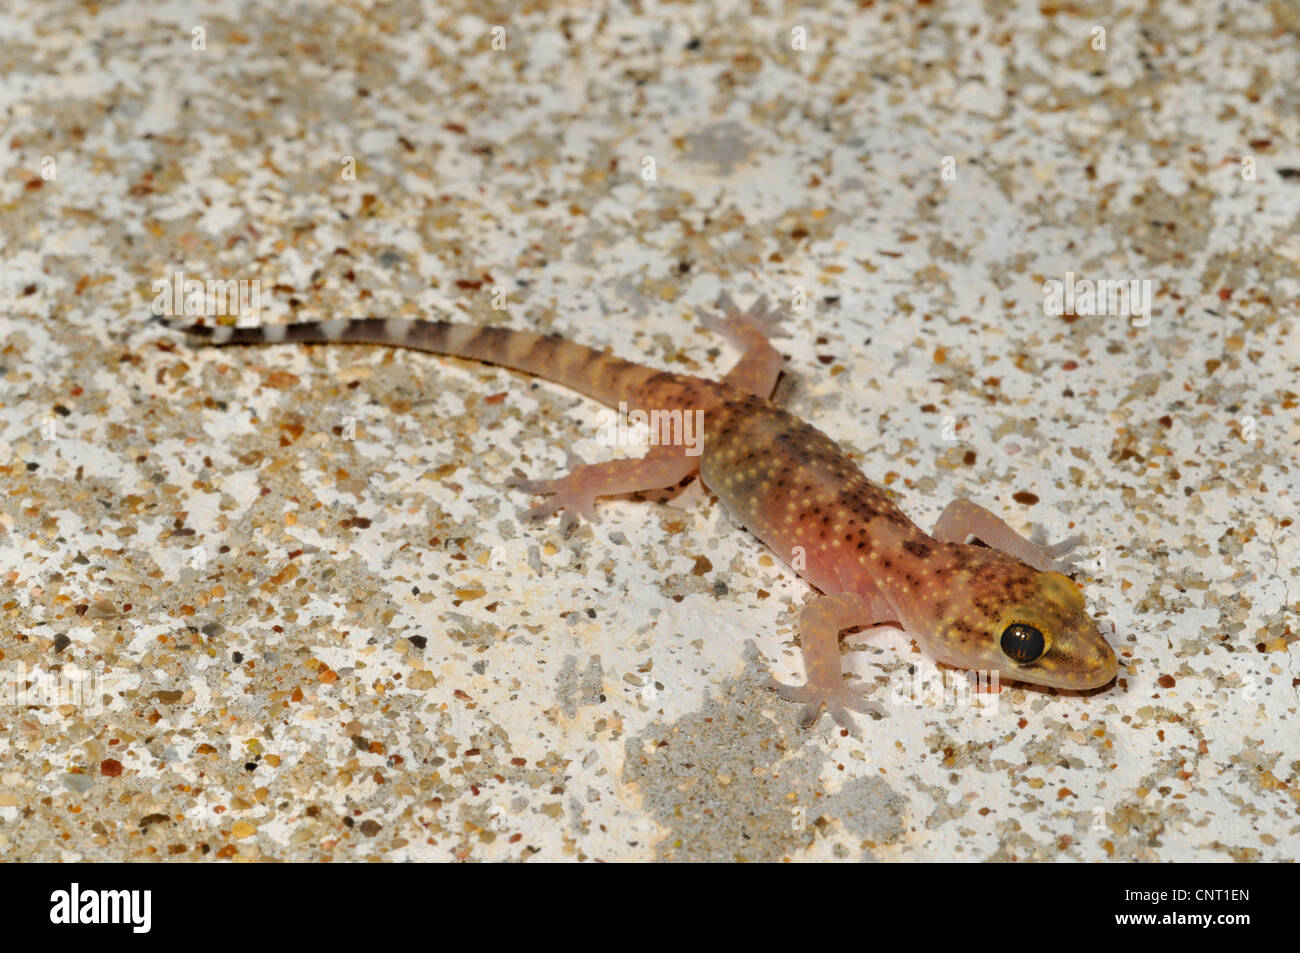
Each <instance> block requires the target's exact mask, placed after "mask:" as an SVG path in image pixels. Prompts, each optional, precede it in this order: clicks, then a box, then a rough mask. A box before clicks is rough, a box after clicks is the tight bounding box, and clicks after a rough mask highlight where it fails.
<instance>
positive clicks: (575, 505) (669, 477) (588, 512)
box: [506, 445, 700, 533]
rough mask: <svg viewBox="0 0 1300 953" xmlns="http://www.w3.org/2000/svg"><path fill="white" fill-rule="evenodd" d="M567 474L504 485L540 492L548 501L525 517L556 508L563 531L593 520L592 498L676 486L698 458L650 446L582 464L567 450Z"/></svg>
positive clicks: (670, 448)
mask: <svg viewBox="0 0 1300 953" xmlns="http://www.w3.org/2000/svg"><path fill="white" fill-rule="evenodd" d="M568 457H569V465H570V466H572V467H573V469H572V470H570V471H569V472H568V473H566V474H565V475H564V476H561V477H555V478H554V479H551V480H529V479H523V478H516V479H511V480H508V481H507V482H506V485H507V486H511V487H514V488H516V489H519V490H523V491H524V492H525V493H541V494H547V495H549V496H550V499H549V500H546V501H545V502H542V503H538V504H537V505H536V506H534V507H532V508H530V509H529V510H528V511H527V512H525V514H524V516H525V518H526V519H533V520H539V519H545V518H546V517H548V516H551V515H552V514H554V513H558V512H559V511H560V510H563V511H564V516H563V517H562V518H561V520H560V531H561V532H562V533H567V532H568V531H569V529H570V528H571V527H572V526H573V525H574V524H575V523H577V521H578V517H579V516H581V517H583V518H584V519H586V520H588V521H590V522H595V521H596V505H595V504H596V498H597V497H599V496H617V495H619V494H622V493H635V492H636V491H638V490H663V489H668V488H669V487H673V486H676V485H677V484H678V483H680V482H681V481H682V480H684V479H686V478H687V477H688V476H690V475H691V474H692V473H694V472H695V471H696V469H697V468H698V467H699V459H700V458H699V457H697V456H690V455H688V454H687V453H686V452H685V450H684V449H683V448H682V447H676V446H666V445H658V446H652V447H651V448H650V450H649V452H648V453H646V455H645V456H644V457H639V458H636V459H626V460H606V461H604V462H602V463H582V462H581V460H579V459H578V458H577V457H576V456H575V455H574V454H573V453H572V452H569V454H568Z"/></svg>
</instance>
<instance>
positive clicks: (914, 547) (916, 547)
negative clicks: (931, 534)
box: [903, 539, 930, 559]
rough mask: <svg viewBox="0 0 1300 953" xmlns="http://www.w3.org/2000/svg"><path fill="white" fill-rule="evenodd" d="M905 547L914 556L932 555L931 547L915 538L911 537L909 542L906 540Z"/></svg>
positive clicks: (918, 557)
mask: <svg viewBox="0 0 1300 953" xmlns="http://www.w3.org/2000/svg"><path fill="white" fill-rule="evenodd" d="M903 548H904V549H906V550H907V551H908V552H909V553H911V554H912V555H913V556H915V557H916V558H917V559H925V558H926V557H928V556H929V555H930V547H929V546H927V545H925V543H920V542H917V541H916V540H914V539H909V540H908V541H907V542H905V543H904V544H903Z"/></svg>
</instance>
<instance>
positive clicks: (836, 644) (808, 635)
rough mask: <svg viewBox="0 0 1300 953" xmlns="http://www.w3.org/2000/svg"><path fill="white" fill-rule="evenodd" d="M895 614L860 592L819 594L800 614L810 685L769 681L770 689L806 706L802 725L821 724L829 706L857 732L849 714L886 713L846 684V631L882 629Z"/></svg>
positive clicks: (834, 715) (806, 679)
mask: <svg viewBox="0 0 1300 953" xmlns="http://www.w3.org/2000/svg"><path fill="white" fill-rule="evenodd" d="M891 616H892V613H891V611H890V609H889V608H888V606H886V605H884V604H883V600H876V599H868V598H866V597H864V596H860V595H858V594H857V593H855V592H836V593H825V594H820V595H817V596H814V597H813V599H812V601H811V602H809V603H808V604H807V605H805V606H804V608H803V611H802V612H800V613H799V647H800V648H801V649H802V651H803V667H804V684H802V685H789V684H786V683H785V682H778V681H777V680H776V679H769V680H768V683H767V686H768V687H769V688H772V689H775V690H776V692H777V694H778V695H780V696H781V697H782V698H784V699H786V700H787V701H798V702H803V703H804V706H803V709H802V710H801V711H800V712H799V724H800V725H801V726H803V727H804V728H808V727H810V726H812V725H813V724H815V723H816V721H817V716H818V714H819V713H820V712H821V708H822V706H823V705H825V706H826V710H827V711H828V712H830V715H831V717H832V718H834V719H835V721H836V722H837V723H838V724H839V725H840V726H841V727H843V728H847V729H848V730H850V731H852V730H853V728H854V725H853V721H852V719H851V718H850V717H849V711H850V710H852V711H857V712H873V711H874V712H877V713H881V712H880V708H879V706H877V705H875V704H873V703H871V702H869V701H867V700H866V699H865V698H863V697H862V696H861V695H859V694H858V693H857V692H856V691H854V690H853V689H851V688H849V687H848V686H847V685H845V684H844V669H843V664H842V662H841V660H840V633H841V632H843V631H844V630H845V629H849V628H853V627H854V626H859V625H866V626H871V625H878V624H880V623H881V622H886V621H888V620H889V619H890V617H891Z"/></svg>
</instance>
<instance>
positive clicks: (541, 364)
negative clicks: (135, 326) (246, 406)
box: [153, 314, 661, 406]
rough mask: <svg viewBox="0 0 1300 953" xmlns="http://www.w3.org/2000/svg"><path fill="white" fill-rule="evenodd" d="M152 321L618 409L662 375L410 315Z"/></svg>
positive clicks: (228, 340)
mask: <svg viewBox="0 0 1300 953" xmlns="http://www.w3.org/2000/svg"><path fill="white" fill-rule="evenodd" d="M153 321H154V323H157V324H161V325H163V326H164V327H167V328H170V329H172V330H173V331H181V332H183V333H185V334H188V335H190V336H191V337H194V338H198V339H200V340H201V341H202V342H203V343H205V344H211V345H216V346H219V347H223V346H226V345H231V344H289V343H293V344H378V345H388V346H389V347H406V348H413V349H415V350H417V351H428V352H430V353H433V354H445V355H448V356H450V357H460V358H465V359H468V360H472V361H480V362H482V363H484V364H496V365H499V366H501V367H508V368H511V369H512V370H516V371H523V372H525V373H527V374H533V375H536V376H537V377H542V378H545V379H546V380H551V381H555V382H556V383H558V384H563V385H564V386H565V387H569V388H572V389H573V390H576V391H578V392H580V393H583V394H586V395H587V396H589V397H594V398H595V399H596V400H599V401H602V402H603V403H606V404H609V405H610V406H616V405H617V404H618V402H619V401H620V400H623V399H626V398H627V396H628V395H629V394H632V393H635V392H636V390H637V389H638V388H639V387H640V385H641V384H643V383H644V382H645V381H646V380H649V379H650V378H651V377H654V376H655V375H656V374H659V373H661V372H659V371H656V370H655V369H654V368H649V367H645V366H644V365H641V364H634V363H632V362H631V361H625V360H623V359H622V358H619V357H615V356H614V355H612V354H609V353H608V352H605V351H597V350H596V349H594V348H589V347H584V346H583V345H581V344H575V343H574V342H572V341H567V340H565V339H564V338H562V337H560V336H559V335H555V334H537V333H534V332H532V331H515V330H511V329H510V328H498V327H490V326H484V327H480V326H477V325H473V324H456V323H453V322H450V321H419V320H414V319H411V318H335V319H333V320H330V321H303V322H298V323H296V324H265V325H260V326H257V327H236V326H234V325H230V324H218V325H206V324H191V323H189V322H186V321H178V320H176V319H174V318H167V317H163V316H161V315H157V314H155V315H153Z"/></svg>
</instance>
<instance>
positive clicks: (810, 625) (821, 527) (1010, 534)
mask: <svg viewBox="0 0 1300 953" xmlns="http://www.w3.org/2000/svg"><path fill="white" fill-rule="evenodd" d="M718 307H719V310H720V314H718V313H712V312H702V314H703V316H704V318H705V323H706V325H707V326H708V327H710V328H711V329H713V330H715V331H717V332H719V333H721V334H723V335H724V336H726V337H727V338H728V339H729V340H730V341H731V343H733V344H734V345H736V346H737V347H738V348H740V349H741V351H742V356H741V359H740V361H739V362H738V363H737V365H736V366H735V367H734V368H732V370H731V371H730V372H729V373H728V374H727V375H726V376H725V377H724V379H723V380H722V381H720V382H719V381H710V380H706V379H704V378H699V377H693V376H690V375H686V374H676V373H671V372H667V371H658V370H655V369H654V368H650V367H646V366H645V365H642V364H636V363H633V362H630V361H625V360H622V359H621V358H618V357H615V356H613V355H611V354H608V353H606V352H603V351H597V350H594V349H592V348H588V347H583V346H582V345H579V344H575V343H573V342H570V341H566V340H564V339H562V338H559V337H557V336H555V335H540V334H534V333H531V332H524V331H512V330H508V329H505V328H493V327H475V326H471V325H463V324H452V323H447V322H441V321H413V320H406V319H396V318H393V319H387V320H384V319H375V318H358V319H338V320H334V321H325V322H309V323H300V324H289V325H272V326H267V327H260V328H234V327H229V326H218V327H207V326H201V325H190V324H185V323H183V322H177V321H172V320H169V319H165V318H158V319H156V320H158V321H159V322H160V323H162V324H164V325H166V326H167V327H170V328H173V329H175V330H179V331H184V332H186V333H187V334H190V335H191V336H193V337H195V338H198V339H201V340H204V341H206V342H207V343H210V344H217V345H225V344H277V343H286V342H288V343H357V344H381V345H390V346H396V347H408V348H415V349H418V350H424V351H431V352H434V353H438V354H447V355H452V356H456V357H462V358H469V359H472V360H477V361H483V362H486V363H491V364H499V365H502V366H505V367H510V368H514V369H516V370H520V371H524V372H527V373H530V374H534V375H537V376H539V377H543V378H546V379H548V380H552V381H556V382H558V383H560V384H563V385H564V386H566V387H569V388H572V389H573V390H576V391H579V392H581V393H583V394H586V395H588V396H590V397H593V398H595V399H596V400H599V401H601V402H603V403H605V404H608V405H610V406H615V407H616V406H618V405H619V404H620V402H622V403H624V404H626V406H627V408H628V410H629V411H636V410H643V411H645V412H646V413H651V412H654V411H659V412H661V413H664V414H665V415H667V414H671V413H673V412H681V414H694V413H697V412H698V414H699V417H698V419H700V420H702V422H703V425H704V430H703V434H702V441H701V442H700V444H699V449H700V451H701V452H699V453H698V455H696V454H692V453H689V452H688V451H687V447H688V444H687V443H686V442H685V441H680V440H679V441H678V442H676V443H673V442H670V441H664V442H662V443H659V444H658V445H654V446H651V447H650V449H649V451H648V452H647V453H646V455H645V456H644V457H641V458H636V459H622V460H610V461H605V462H602V463H595V464H590V465H588V464H584V463H581V462H580V461H576V462H575V464H574V466H573V469H571V470H570V472H569V473H567V474H565V475H564V476H561V477H558V478H556V479H551V480H516V481H514V485H515V486H516V487H518V488H520V489H522V490H524V491H527V492H532V493H537V494H543V495H546V496H547V497H549V498H548V499H547V500H545V501H544V502H542V503H540V504H538V505H536V506H534V507H533V508H532V509H530V510H529V511H528V513H527V515H528V516H530V517H532V518H542V517H547V516H550V515H553V514H555V513H559V512H562V513H563V519H562V524H561V526H562V528H563V529H565V530H567V529H568V528H569V527H570V526H571V525H572V524H573V523H574V522H576V520H577V519H578V517H583V518H586V519H594V518H595V501H596V499H597V498H598V497H601V496H609V495H615V494H622V493H630V492H634V491H638V490H654V489H663V488H668V487H672V486H675V485H677V484H679V483H681V482H682V481H683V480H685V479H686V478H688V477H690V476H691V475H693V474H695V473H696V472H698V473H699V475H700V477H701V479H702V480H703V481H704V483H705V485H706V486H708V487H709V489H710V490H712V491H713V492H714V493H715V494H716V495H717V497H718V499H719V500H721V501H722V503H723V505H724V506H725V507H726V508H727V510H728V511H729V512H730V513H731V514H732V515H733V516H734V517H735V518H736V519H737V520H738V521H739V522H740V523H742V524H743V525H745V526H746V527H748V528H749V530H750V531H751V532H753V533H754V535H756V536H757V537H758V538H759V539H761V540H763V542H765V543H767V545H768V546H769V547H771V548H772V550H773V551H774V552H776V553H777V555H778V556H780V557H781V559H783V560H784V561H785V562H786V563H788V564H789V565H790V566H792V567H793V568H794V569H795V571H796V572H798V573H799V575H800V576H802V577H803V578H804V579H806V580H807V581H808V582H810V583H811V584H812V585H813V586H815V587H816V588H817V589H818V590H819V592H818V593H817V594H815V595H814V596H813V597H812V598H811V599H810V600H809V601H808V603H807V604H806V605H805V607H804V609H803V610H802V612H801V613H800V616H799V635H800V648H801V650H802V654H803V662H804V674H805V681H804V683H803V684H802V685H792V684H785V683H781V682H777V681H772V682H771V686H772V687H773V688H774V689H776V690H777V692H778V693H779V694H780V695H781V697H783V698H787V699H789V700H791V701H797V702H801V703H802V704H803V708H802V709H801V712H800V721H801V722H802V723H803V724H805V725H811V724H813V723H815V722H816V720H817V717H818V714H819V713H820V712H821V710H822V709H823V708H825V709H826V710H827V711H829V713H830V714H831V715H832V717H833V718H834V719H835V720H836V721H837V722H839V723H840V724H842V725H844V726H845V727H849V728H852V727H853V724H852V719H851V716H850V715H849V712H851V711H857V712H866V711H872V710H877V709H876V708H875V706H873V705H872V704H871V703H870V702H868V701H867V700H866V699H865V698H864V697H862V696H861V695H860V694H859V693H857V692H856V691H855V690H854V689H852V688H851V687H850V686H848V685H847V684H846V683H845V680H844V673H843V668H842V663H841V656H840V650H839V636H840V634H841V633H842V632H844V631H845V630H846V629H851V628H856V627H869V626H875V625H879V624H882V623H887V622H896V623H899V624H901V625H902V626H903V628H904V630H905V631H906V632H907V633H908V634H910V635H911V636H912V637H913V638H915V639H916V641H917V642H918V643H919V644H920V645H921V647H922V648H923V649H924V650H925V651H926V652H927V653H929V655H930V656H931V657H932V658H934V659H935V660H936V661H939V662H943V663H946V664H949V665H953V666H956V667H958V668H966V669H979V670H983V671H996V672H998V673H999V675H1000V676H1001V677H1002V678H1006V679H1009V680H1013V681H1019V682H1027V683H1030V684H1035V685H1043V686H1050V687H1053V688H1062V689H1074V690H1088V689H1095V688H1100V687H1102V686H1105V685H1107V684H1109V683H1110V682H1111V681H1112V680H1113V679H1114V678H1115V675H1116V672H1117V667H1118V663H1117V660H1116V658H1115V653H1114V652H1113V650H1112V649H1111V647H1110V645H1109V644H1108V643H1107V642H1106V640H1105V639H1104V638H1103V637H1102V635H1101V633H1100V632H1099V631H1098V629H1097V626H1096V624H1095V623H1094V622H1093V620H1092V619H1091V617H1090V616H1089V615H1088V613H1087V610H1086V608H1085V605H1084V601H1083V595H1082V593H1081V592H1080V591H1079V588H1078V586H1076V585H1075V584H1074V583H1073V582H1072V581H1071V580H1070V579H1069V578H1068V577H1067V576H1065V575H1063V573H1062V572H1061V570H1063V569H1065V568H1067V567H1068V564H1067V563H1063V562H1061V561H1059V557H1062V556H1064V555H1065V554H1066V553H1067V552H1068V550H1069V549H1070V548H1071V546H1072V545H1073V542H1074V541H1073V540H1070V541H1066V542H1065V543H1062V544H1058V545H1056V546H1043V545H1040V544H1038V543H1035V542H1033V541H1031V540H1028V539H1026V538H1024V537H1023V536H1021V535H1020V534H1018V533H1016V532H1015V531H1014V530H1012V529H1011V528H1010V527H1009V526H1008V525H1007V524H1006V523H1004V522H1003V521H1002V520H1001V519H999V518H998V517H997V516H995V515H994V514H992V513H990V512H989V511H988V510H985V509H984V508H983V507H980V506H978V505H977V504H975V503H973V502H971V501H969V500H961V499H959V500H954V501H953V502H952V503H950V504H949V505H948V507H947V508H946V509H945V510H944V512H943V514H942V515H941V516H940V518H939V520H938V522H937V523H936V525H935V529H934V532H933V533H926V532H924V531H923V530H921V529H920V528H919V527H918V526H917V525H916V524H915V523H913V522H912V521H911V520H910V519H908V518H907V516H906V515H905V514H904V513H903V512H902V510H900V509H899V507H898V506H897V504H895V503H894V501H893V500H892V499H891V498H890V497H889V495H888V494H886V493H885V491H884V490H882V489H881V488H880V487H878V486H876V485H875V484H874V483H872V482H871V481H870V480H868V479H867V478H866V477H865V476H864V475H863V474H862V472H861V471H860V470H859V469H858V467H857V466H856V465H855V464H854V463H853V461H852V460H851V459H850V458H849V457H848V456H847V455H846V454H845V453H844V452H843V451H842V450H841V449H840V448H839V447H838V446H837V445H836V444H835V442H834V441H833V440H831V439H830V438H829V437H828V436H826V435H825V434H824V433H822V432H821V431H820V430H818V429H817V428H815V427H813V426H812V425H811V424H808V423H805V422H804V421H802V420H800V419H798V418H797V417H795V416H793V415H792V414H790V413H788V412H787V411H785V410H783V409H782V408H780V407H778V406H777V405H776V404H773V403H772V402H771V401H770V400H768V397H769V396H770V395H771V392H772V389H773V388H774V387H775V385H776V379H777V377H778V376H779V374H780V370H781V356H780V354H779V352H777V351H776V349H775V348H774V347H773V346H772V344H771V343H770V340H769V339H770V338H771V337H773V336H775V335H776V334H778V333H779V331H780V317H781V315H780V314H779V313H778V312H774V311H772V310H770V309H769V308H768V306H767V304H766V303H765V302H764V301H762V300H761V299H760V301H758V302H757V303H756V304H755V305H753V306H752V307H751V308H750V309H749V310H748V311H743V312H742V311H740V310H739V309H738V308H736V306H735V305H734V304H733V303H732V302H731V301H730V299H728V298H726V297H725V296H724V297H723V299H722V300H721V301H720V302H719V305H718ZM679 416H680V415H679ZM676 433H677V436H681V432H680V431H677V432H676ZM971 536H976V537H978V538H979V539H980V540H981V541H982V542H984V543H985V544H987V545H985V546H975V545H970V544H968V542H967V541H968V538H969V537H971ZM1008 653H1010V654H1008Z"/></svg>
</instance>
